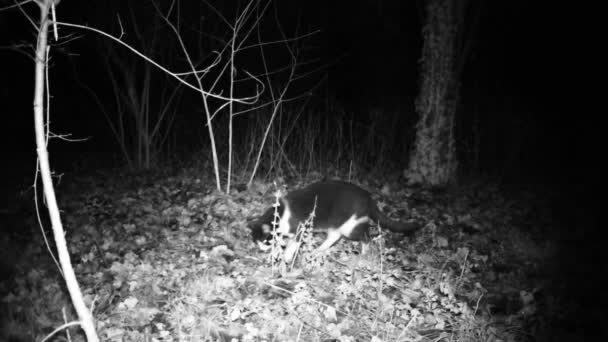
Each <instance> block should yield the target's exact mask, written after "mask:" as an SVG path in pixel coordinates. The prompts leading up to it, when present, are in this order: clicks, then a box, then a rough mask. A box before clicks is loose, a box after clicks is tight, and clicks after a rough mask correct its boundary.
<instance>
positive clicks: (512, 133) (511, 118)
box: [0, 0, 606, 316]
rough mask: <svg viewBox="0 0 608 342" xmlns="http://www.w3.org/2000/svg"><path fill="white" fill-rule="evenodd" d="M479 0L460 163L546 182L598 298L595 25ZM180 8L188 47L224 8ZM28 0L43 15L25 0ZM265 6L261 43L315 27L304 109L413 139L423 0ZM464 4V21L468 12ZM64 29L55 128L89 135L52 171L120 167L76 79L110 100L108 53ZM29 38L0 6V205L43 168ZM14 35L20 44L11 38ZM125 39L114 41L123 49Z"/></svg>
mask: <svg viewBox="0 0 608 342" xmlns="http://www.w3.org/2000/svg"><path fill="white" fill-rule="evenodd" d="M6 3H7V2H6V1H2V2H0V4H1V5H5V4H6ZM9 3H12V2H9ZM127 3H130V4H132V5H133V7H134V8H136V9H137V10H136V13H137V18H138V20H141V25H142V27H145V26H146V25H147V24H149V23H150V22H151V19H150V18H152V17H153V15H154V11H153V8H152V7H151V6H150V5H149V3H148V2H147V1H132V2H128V1H122V0H121V1H119V0H116V1H76V0H63V1H62V3H61V5H60V6H59V8H58V9H59V11H58V13H59V16H60V20H61V21H65V22H71V23H78V24H82V25H89V26H91V27H95V28H99V29H101V30H104V31H106V32H108V33H111V34H113V35H115V36H117V35H119V34H120V30H119V29H118V26H117V17H118V16H120V17H121V19H122V20H124V21H125V22H128V21H129V20H128V19H127V18H128V12H127V8H126V4H127ZM160 3H161V6H162V5H165V4H166V3H168V2H165V1H161V2H160ZM213 3H214V4H215V5H216V6H217V7H218V9H221V10H222V12H223V13H235V8H232V7H231V5H230V4H228V5H226V4H222V3H223V1H218V2H213ZM472 4H473V6H481V12H480V13H481V17H480V22H479V26H478V27H477V30H476V31H475V32H474V35H473V39H474V43H473V48H472V51H471V55H470V56H469V59H468V60H467V62H466V64H465V67H464V72H463V75H462V79H461V82H462V83H461V88H460V90H461V103H460V106H459V109H458V112H457V117H456V128H457V130H456V132H457V136H456V138H457V144H458V148H459V156H460V157H461V168H462V170H463V174H465V175H466V176H467V178H468V179H499V180H500V181H501V182H504V183H505V184H510V185H514V186H516V187H519V188H524V189H525V188H533V189H536V190H538V189H542V191H547V192H548V193H550V195H551V196H552V197H551V198H552V202H551V207H550V209H551V210H552V211H553V215H554V216H555V218H556V221H559V222H561V224H560V225H559V226H556V227H555V230H556V232H553V233H555V234H557V235H559V238H560V239H561V240H560V242H561V243H562V245H561V251H560V255H559V260H558V262H559V263H560V265H561V269H560V271H564V277H563V278H562V279H560V281H562V280H563V281H564V282H566V285H564V287H565V288H568V289H572V291H573V296H574V297H573V301H575V300H576V301H581V302H584V303H586V304H585V305H589V306H597V307H600V305H599V304H600V303H601V302H602V300H604V301H605V299H602V295H601V294H599V295H598V294H597V291H598V290H599V289H598V288H596V287H594V286H595V285H594V284H593V282H592V281H591V279H593V278H594V277H592V276H590V274H593V275H602V274H604V273H605V266H604V265H605V260H606V259H605V251H604V250H605V247H604V241H605V239H604V236H605V234H604V232H603V230H602V227H601V226H600V222H603V220H602V221H600V216H599V212H600V209H603V207H602V205H601V200H600V198H602V197H603V194H601V193H600V185H601V184H603V177H604V174H603V173H602V171H601V169H600V165H601V164H602V162H603V160H602V159H603V157H604V156H605V152H604V151H603V146H602V144H601V141H602V139H601V137H602V133H603V132H602V131H603V129H604V124H603V123H602V121H601V120H599V118H598V115H601V113H599V111H598V109H596V108H592V109H587V108H586V107H587V106H585V104H586V103H588V102H589V98H590V97H592V95H591V92H588V91H586V90H584V89H586V88H587V86H588V84H589V83H588V81H589V80H591V79H593V78H596V76H594V75H595V70H593V67H592V66H591V65H590V63H591V62H590V60H589V59H588V55H589V54H591V53H592V52H593V49H591V48H590V46H595V45H589V44H587V43H586V38H587V37H588V34H589V32H588V31H587V30H586V29H585V26H584V25H582V24H581V22H582V20H580V19H581V18H580V17H579V16H578V15H577V14H578V9H577V8H574V7H573V5H569V6H567V5H565V4H561V3H560V2H553V1H472ZM1 5H0V6H1ZM182 6H183V12H182V14H183V21H184V23H185V25H184V27H186V28H189V29H185V30H184V32H183V34H184V40H185V41H186V43H187V44H188V43H192V42H194V41H196V39H198V38H197V32H196V30H195V29H194V28H196V27H198V23H200V21H201V18H205V19H204V21H205V23H206V24H209V27H213V26H214V23H217V17H216V16H214V15H213V13H212V12H211V11H209V10H208V8H207V7H205V5H204V3H202V2H198V1H184V2H183V4H182ZM25 11H26V12H27V13H29V14H30V15H31V16H32V17H33V18H37V17H36V14H37V13H36V8H34V6H32V5H31V4H30V5H28V7H26V9H25ZM270 13H271V15H270V18H268V19H267V20H266V21H265V22H264V24H263V30H262V32H263V34H264V36H265V37H266V39H267V40H274V39H277V38H278V37H280V36H279V35H278V32H277V29H276V23H275V24H273V22H274V17H273V16H274V15H275V14H274V13H276V18H278V20H279V22H280V23H281V26H282V27H283V28H284V30H285V31H286V32H287V34H288V35H291V36H293V35H295V33H296V32H298V33H300V34H302V33H306V32H312V31H315V30H320V33H318V34H316V35H314V36H313V37H312V38H311V39H310V40H309V41H308V42H307V45H306V46H307V50H306V51H305V53H304V59H305V60H306V59H310V60H312V59H314V58H318V61H316V62H315V63H314V64H312V66H311V67H310V68H311V70H315V68H317V67H323V68H321V69H320V70H318V71H317V72H313V73H312V74H311V75H310V76H309V78H308V79H307V82H303V83H301V84H299V85H298V87H297V88H296V89H295V90H294V91H295V93H297V92H298V91H305V90H306V89H310V88H311V87H312V86H313V85H316V84H321V85H320V86H318V87H316V88H314V89H313V92H312V95H311V98H312V100H310V101H309V102H307V105H308V106H310V107H311V108H325V107H324V105H325V104H326V103H327V102H331V103H334V104H339V105H340V106H341V107H343V108H344V109H345V112H347V113H348V115H350V116H351V117H350V118H349V120H354V121H357V122H359V123H361V125H366V124H369V123H370V120H373V119H374V118H373V117H371V116H370V115H369V112H370V110H371V109H373V108H380V110H381V111H384V112H385V113H386V115H400V116H401V117H400V120H401V121H398V122H399V123H400V124H399V125H398V126H397V127H394V129H395V130H397V132H399V133H401V134H402V135H404V136H406V139H409V141H411V140H412V139H413V134H414V132H415V131H414V126H413V125H414V123H415V120H416V114H415V107H414V103H415V98H416V96H417V95H418V92H419V83H420V74H419V72H420V68H419V66H420V65H419V60H420V58H421V49H422V43H423V41H422V34H421V29H422V24H423V22H422V15H423V13H424V10H423V2H422V1H402V0H401V1H400V0H394V1H371V0H366V1H352V0H332V1H322V0H308V1H295V0H288V1H287V0H277V1H276V8H275V7H273V8H272V10H271V12H270ZM468 15H469V16H467V17H465V21H467V20H470V19H471V16H470V13H468ZM267 23H270V24H267ZM60 30H61V31H60V33H61V35H62V36H63V37H64V39H65V38H67V37H68V36H69V35H76V36H78V37H77V39H75V40H72V41H70V42H68V43H66V44H63V45H57V44H55V47H54V48H53V50H52V64H51V70H50V82H51V94H52V96H53V98H52V103H51V125H52V126H51V127H52V130H53V132H55V133H56V134H66V133H70V134H72V136H71V137H72V138H88V140H87V141H84V142H78V143H67V142H64V141H60V140H57V139H54V140H52V141H51V144H50V146H49V150H50V153H51V154H50V156H51V164H52V166H53V168H54V169H55V170H56V171H58V172H71V171H73V170H77V169H80V170H82V169H88V170H94V169H103V168H108V167H111V166H116V165H120V163H121V160H120V158H119V157H118V156H119V154H118V149H117V145H116V143H115V142H114V140H113V139H112V137H111V135H110V131H109V128H108V126H107V125H106V123H105V120H104V118H103V116H102V115H101V111H100V110H99V108H98V107H97V105H96V104H95V102H94V101H93V100H92V99H91V97H90V96H89V94H88V93H87V92H86V91H84V90H83V88H82V86H81V85H80V84H79V82H83V83H84V84H86V85H88V86H90V87H91V88H94V89H95V91H96V92H97V93H98V95H99V96H100V98H101V99H102V101H108V103H110V102H111V101H112V96H113V95H112V92H111V88H110V87H111V85H110V83H109V81H108V77H107V74H106V71H105V69H104V68H103V67H102V63H101V58H100V55H102V54H103V49H104V48H107V47H105V45H103V44H102V43H101V42H102V40H103V39H102V38H100V37H99V36H97V35H96V34H93V33H91V32H84V31H80V30H76V29H72V28H65V27H64V28H61V29H60ZM132 37H133V36H132V32H130V31H128V30H127V31H126V35H125V36H124V40H125V41H126V42H131V39H132ZM34 42H35V29H34V27H33V26H32V25H30V23H29V22H28V21H27V20H25V18H24V15H23V14H22V13H21V12H20V11H18V10H14V9H13V10H11V11H6V12H3V13H0V80H1V81H0V103H1V105H2V107H0V108H1V109H0V113H1V114H2V121H1V122H2V124H1V127H2V134H0V146H2V160H3V162H2V166H1V170H2V172H1V173H2V187H1V188H0V190H2V200H3V203H2V205H3V206H4V205H5V203H4V202H10V201H11V200H12V199H13V198H14V197H13V195H14V194H15V192H16V191H22V190H24V189H26V188H27V186H28V185H29V184H31V179H32V177H33V174H34V170H35V164H34V162H35V146H34V130H33V119H32V117H33V115H32V99H33V80H34V75H33V61H32V59H31V58H30V57H29V56H27V55H30V56H31V55H32V51H33V50H32V48H31V45H32V44H34ZM166 44H167V48H172V49H175V41H171V40H168V39H167V40H166ZM192 44H194V43H192ZM595 44H597V42H596V43H595ZM17 46H18V47H19V50H20V51H22V52H25V53H20V52H18V51H16V50H15V49H12V48H11V47H17ZM121 49H122V48H120V47H116V50H117V51H122V53H124V50H121ZM268 53H269V56H270V57H271V58H273V59H276V60H277V61H278V62H277V64H281V63H280V62H281V61H282V59H283V58H284V55H281V54H280V53H279V52H277V54H276V55H273V51H272V50H269V52H268ZM243 58H244V59H243V60H241V62H242V63H243V64H247V62H249V61H251V65H252V66H251V70H256V68H258V67H259V66H257V67H256V65H255V62H254V60H255V58H254V57H252V56H244V57H243ZM249 58H251V59H250V60H249ZM173 62H175V63H176V65H175V66H176V68H175V69H176V70H187V67H186V66H185V64H183V60H180V59H176V60H175V61H173ZM142 63H143V62H142ZM180 63H181V64H180ZM258 70H259V69H258ZM176 105H177V106H179V112H180V117H179V119H180V120H183V121H182V124H181V126H176V127H177V128H176V129H178V130H179V129H184V128H185V127H188V128H192V127H194V128H193V131H192V132H191V131H186V130H184V131H183V132H182V131H178V132H177V134H179V135H181V136H183V137H184V139H183V140H181V141H180V143H181V145H182V146H189V147H190V148H191V149H190V150H188V151H186V152H190V153H192V154H196V153H197V152H200V151H206V150H207V145H206V144H207V138H206V136H205V134H206V130H205V128H204V126H203V120H202V115H201V104H200V98H199V97H198V95H196V94H194V93H193V92H191V91H188V90H186V91H185V93H184V97H183V98H182V100H181V101H180V102H179V103H178V104H176ZM305 113H306V112H305ZM305 115H306V114H305ZM237 121H238V120H237ZM474 122H477V124H478V126H477V127H478V128H479V130H480V137H481V141H480V143H481V151H480V158H481V160H480V162H479V164H478V165H476V166H475V167H474V168H473V167H472V166H471V163H470V160H469V159H467V155H466V153H464V152H463V150H464V148H465V147H466V146H467V143H468V142H470V137H471V134H472V127H473V124H474ZM235 124H236V125H237V128H238V129H240V130H241V131H237V135H238V134H243V132H244V131H245V130H247V129H248V127H247V124H243V123H242V121H239V122H235ZM330 129H331V128H330ZM516 146H517V147H516ZM389 158H393V159H394V160H395V165H394V166H395V167H396V168H397V169H399V168H401V169H403V168H405V167H406V166H407V156H404V154H403V153H395V154H394V155H390V156H389ZM604 292H605V291H604ZM604 297H605V296H604ZM600 312H601V311H600ZM577 314H579V313H577ZM580 314H581V315H584V313H583V312H581V313H580ZM573 316H574V315H573Z"/></svg>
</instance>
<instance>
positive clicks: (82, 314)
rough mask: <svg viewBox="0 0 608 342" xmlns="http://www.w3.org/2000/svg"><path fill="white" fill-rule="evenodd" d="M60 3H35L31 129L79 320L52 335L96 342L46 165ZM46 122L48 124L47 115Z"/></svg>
mask: <svg viewBox="0 0 608 342" xmlns="http://www.w3.org/2000/svg"><path fill="white" fill-rule="evenodd" d="M59 1H60V0H39V1H36V3H37V4H38V5H39V7H40V23H39V25H38V28H37V30H38V37H37V43H36V56H35V58H36V60H35V85H34V87H35V88H34V129H35V132H36V151H37V153H38V164H39V167H40V176H41V178H42V185H43V190H44V198H45V200H46V205H47V208H48V212H49V217H50V219H51V225H52V229H53V236H54V238H55V245H56V248H57V254H58V255H59V263H60V265H61V273H62V275H63V278H64V280H65V283H66V286H67V288H68V292H69V294H70V298H71V300H72V304H73V305H74V308H75V309H76V313H77V314H78V318H79V321H78V322H72V323H68V324H65V325H63V326H62V327H59V328H58V329H56V330H55V331H54V332H53V333H52V334H54V333H55V332H57V331H59V330H60V329H63V328H66V327H69V326H71V325H75V324H78V325H80V326H81V328H82V330H83V331H84V333H85V335H86V337H87V340H88V341H89V342H97V341H99V338H98V336H97V333H96V332H95V324H94V321H93V315H92V314H91V311H90V310H89V308H87V306H86V305H85V303H84V299H83V297H82V292H81V291H80V286H79V284H78V280H77V279H76V275H75V273H74V269H73V268H72V262H71V260H70V254H69V252H68V247H67V243H66V240H65V231H64V230H63V224H62V223H61V216H60V212H59V206H58V205H57V199H56V197H55V190H54V188H53V179H52V177H51V167H50V164H49V155H48V150H47V143H48V138H49V131H48V130H45V116H44V112H45V108H48V104H49V98H48V96H49V94H48V92H46V94H45V89H48V79H47V78H46V76H47V68H48V64H47V61H48V56H49V51H50V46H49V45H48V42H47V39H48V31H49V26H50V24H51V20H50V18H49V14H50V12H51V8H52V9H53V11H52V12H53V15H54V13H55V6H56V5H58V4H59ZM56 33H57V31H56V30H55V34H56ZM45 95H46V101H45ZM47 114H48V113H47ZM46 123H48V116H47V122H46Z"/></svg>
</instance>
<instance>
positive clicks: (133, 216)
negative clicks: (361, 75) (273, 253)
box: [0, 173, 557, 341]
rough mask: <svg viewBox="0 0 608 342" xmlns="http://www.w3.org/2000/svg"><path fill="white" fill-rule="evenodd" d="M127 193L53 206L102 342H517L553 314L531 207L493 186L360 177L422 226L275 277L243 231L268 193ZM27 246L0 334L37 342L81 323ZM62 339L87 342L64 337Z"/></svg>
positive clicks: (103, 192)
mask: <svg viewBox="0 0 608 342" xmlns="http://www.w3.org/2000/svg"><path fill="white" fill-rule="evenodd" d="M312 181H314V180H313V179H309V180H307V181H302V182H300V183H299V184H290V188H295V187H297V186H299V185H303V184H307V183H309V182H312ZM125 183H127V180H123V181H122V182H121V181H118V180H116V179H106V180H105V181H99V180H96V181H94V182H85V183H81V184H79V185H78V186H75V187H74V188H75V189H78V191H69V189H67V190H66V191H64V196H63V198H62V201H61V202H62V203H61V207H62V208H63V209H64V210H65V211H64V213H63V220H64V222H65V227H66V231H67V237H68V241H69V247H70V253H71V256H72V262H73V264H74V266H75V269H76V273H77V276H78V279H79V281H80V284H81V289H82V291H83V292H84V294H85V298H86V300H87V302H88V305H89V306H91V307H93V308H94V316H95V317H96V319H97V326H98V331H99V333H100V335H101V337H102V340H105V341H154V340H157V341H230V340H238V341H523V340H530V339H532V338H531V337H532V336H535V335H538V334H542V333H544V332H543V329H546V327H545V325H544V324H543V323H544V322H545V321H546V317H545V316H546V315H550V314H552V313H553V311H552V310H557V309H555V308H554V307H552V306H551V300H547V299H546V298H545V300H542V301H540V300H539V294H540V293H543V292H542V290H543V289H544V287H546V284H545V282H546V277H545V278H543V272H542V270H543V269H544V268H545V267H546V264H547V260H548V259H550V258H551V257H552V255H553V254H552V253H554V251H553V250H552V249H553V246H552V245H551V244H550V243H549V242H546V243H545V242H538V241H539V239H536V238H535V236H534V235H535V232H537V231H538V229H540V228H538V227H540V226H542V225H543V224H545V223H543V218H542V217H540V218H539V217H538V216H536V217H535V218H534V220H532V219H530V215H533V214H531V212H530V211H531V209H530V207H531V206H530V205H528V204H530V203H532V202H533V200H532V199H530V198H528V199H523V200H522V198H521V197H517V198H514V196H512V197H511V199H509V198H508V197H506V196H504V195H502V194H501V191H499V189H498V188H496V187H492V186H487V185H484V186H483V187H482V186H478V187H470V188H459V189H457V190H453V191H447V192H435V191H429V190H423V189H411V188H407V187H405V186H404V185H402V184H399V183H397V182H392V183H391V182H386V183H384V184H382V185H383V186H381V185H380V184H379V182H378V181H375V182H366V180H363V181H362V183H360V184H361V185H362V186H363V187H364V188H367V189H368V190H370V191H372V192H376V190H378V191H377V192H380V189H382V190H381V192H382V194H381V195H379V196H376V195H374V196H375V197H376V198H377V199H378V200H379V201H380V205H381V206H384V208H383V210H384V211H385V212H387V213H389V214H391V216H396V217H399V216H403V215H404V213H408V214H407V216H409V217H411V218H414V219H415V220H416V221H417V222H419V223H421V224H422V225H423V228H422V229H421V230H420V231H418V232H417V233H415V234H414V235H413V236H411V237H402V236H400V235H396V234H390V233H382V234H381V235H378V236H377V237H376V238H375V239H374V241H373V244H372V248H371V252H370V253H367V254H365V255H360V253H359V246H358V245H357V244H356V243H352V242H348V241H341V242H340V243H338V244H337V245H336V246H335V247H334V248H333V249H332V251H331V253H329V255H328V256H327V257H326V258H325V259H324V260H322V262H319V263H318V264H314V265H312V264H305V263H302V262H297V263H296V264H295V266H294V268H293V269H283V272H280V271H277V270H276V269H274V270H273V268H272V267H271V264H270V262H269V259H268V256H267V254H264V253H262V252H259V251H258V250H257V247H256V246H255V245H254V244H253V242H252V241H251V239H250V236H249V232H248V229H247V228H246V220H247V218H250V217H252V216H255V215H259V214H261V213H262V212H263V211H264V210H265V209H266V208H267V207H268V206H270V205H271V204H272V203H273V198H272V194H273V192H274V190H275V189H274V186H273V185H270V184H264V183H255V184H254V185H253V186H252V187H251V188H250V189H249V190H243V191H234V192H233V193H231V194H230V195H226V194H223V193H219V192H217V191H213V190H212V189H211V187H210V185H209V184H207V183H205V182H203V181H201V180H200V179H197V178H196V177H194V176H192V175H191V174H186V173H184V174H182V175H180V176H174V177H162V178H156V179H149V180H147V181H139V182H137V183H128V184H129V185H126V184H125ZM85 190H86V191H85ZM530 225H535V226H533V227H532V228H530V227H529V226H530ZM38 236H39V235H38ZM24 246H26V247H24V249H23V251H22V253H20V255H19V256H12V257H13V258H14V259H15V260H17V262H16V263H15V265H14V267H13V269H12V276H11V278H10V279H7V280H5V281H3V282H2V284H1V285H2V286H1V287H0V289H1V290H2V295H3V310H2V311H3V317H5V319H3V325H4V326H3V329H2V330H3V331H4V332H3V334H4V335H1V336H2V337H5V338H8V336H23V337H25V338H35V339H36V340H40V339H41V338H42V337H44V336H46V334H48V333H49V332H50V331H52V330H53V328H55V327H57V326H59V325H61V324H62V323H64V322H67V321H70V320H73V319H74V317H75V316H74V314H73V312H71V310H70V309H69V308H70V307H71V306H70V303H69V300H68V299H69V298H68V296H67V295H66V293H65V290H64V286H63V284H62V282H61V279H60V276H59V275H58V272H57V270H56V268H55V267H54V265H53V263H52V261H51V259H50V258H49V256H48V252H47V251H46V248H45V247H44V245H43V244H42V243H41V242H40V241H37V242H36V243H29V244H27V245H24ZM549 299H553V302H555V301H556V300H557V299H555V298H549ZM540 305H543V310H542V313H541V312H540V311H541V310H539V306H540ZM553 305H554V306H555V305H556V304H553ZM11 334H12V335H11ZM65 336H66V335H65V332H62V333H60V334H58V335H56V337H55V338H56V340H60V339H61V340H63V339H64V338H65ZM71 339H73V340H76V341H77V340H81V339H82V336H81V335H79V334H78V333H77V331H76V330H74V329H72V335H71Z"/></svg>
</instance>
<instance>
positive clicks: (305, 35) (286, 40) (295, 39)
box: [239, 30, 322, 52]
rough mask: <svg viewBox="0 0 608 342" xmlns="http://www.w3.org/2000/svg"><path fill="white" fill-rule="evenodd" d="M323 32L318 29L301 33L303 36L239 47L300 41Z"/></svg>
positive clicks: (241, 49) (240, 49)
mask: <svg viewBox="0 0 608 342" xmlns="http://www.w3.org/2000/svg"><path fill="white" fill-rule="evenodd" d="M321 32H322V31H321V30H316V31H312V32H310V33H307V34H304V35H301V36H298V37H294V38H288V39H280V40H273V41H270V42H263V43H257V44H251V45H247V46H244V47H241V48H239V52H240V51H243V50H247V49H251V48H256V47H261V46H267V45H273V44H284V43H291V42H296V41H299V40H302V39H305V38H308V37H311V36H313V35H315V34H318V33H321Z"/></svg>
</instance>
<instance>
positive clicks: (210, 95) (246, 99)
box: [57, 21, 257, 104]
mask: <svg viewBox="0 0 608 342" xmlns="http://www.w3.org/2000/svg"><path fill="white" fill-rule="evenodd" d="M57 24H59V25H63V26H67V27H74V28H79V29H83V30H89V31H92V32H95V33H98V34H100V35H102V36H104V37H107V38H110V39H112V40H113V41H115V42H117V43H119V44H120V45H122V46H124V47H126V48H127V49H129V50H130V51H131V52H133V53H134V54H136V55H137V56H139V57H141V58H143V59H144V60H146V61H147V62H149V63H151V64H152V65H154V66H155V67H157V68H158V69H160V70H162V71H163V72H165V73H167V74H168V75H169V76H171V77H173V78H175V79H176V80H178V81H179V82H181V83H182V84H184V85H185V86H187V87H188V88H190V89H193V90H196V91H197V92H199V93H201V94H203V95H205V96H209V97H212V98H215V99H218V100H223V101H228V100H232V101H235V102H238V103H244V104H247V103H250V102H249V101H252V100H255V99H257V96H251V97H243V98H238V99H229V98H227V97H224V96H221V95H218V94H213V93H210V92H207V91H204V90H203V89H202V88H199V87H197V86H195V85H193V84H190V83H189V82H187V81H185V80H183V79H182V78H181V77H179V76H178V75H177V74H176V73H175V72H173V71H171V70H169V69H167V68H165V67H163V66H162V65H160V64H159V63H157V62H155V61H154V60H152V59H151V58H150V57H148V56H146V55H144V54H143V53H141V52H139V51H138V50H136V49H135V48H133V47H131V46H130V45H129V44H127V43H125V42H123V41H122V40H120V39H118V38H117V37H114V36H112V35H111V34H108V33H106V32H104V31H101V30H98V29H96V28H93V27H89V26H84V25H77V24H70V23H66V22H61V21H59V22H57ZM180 41H181V40H180ZM182 44H183V42H182Z"/></svg>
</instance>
